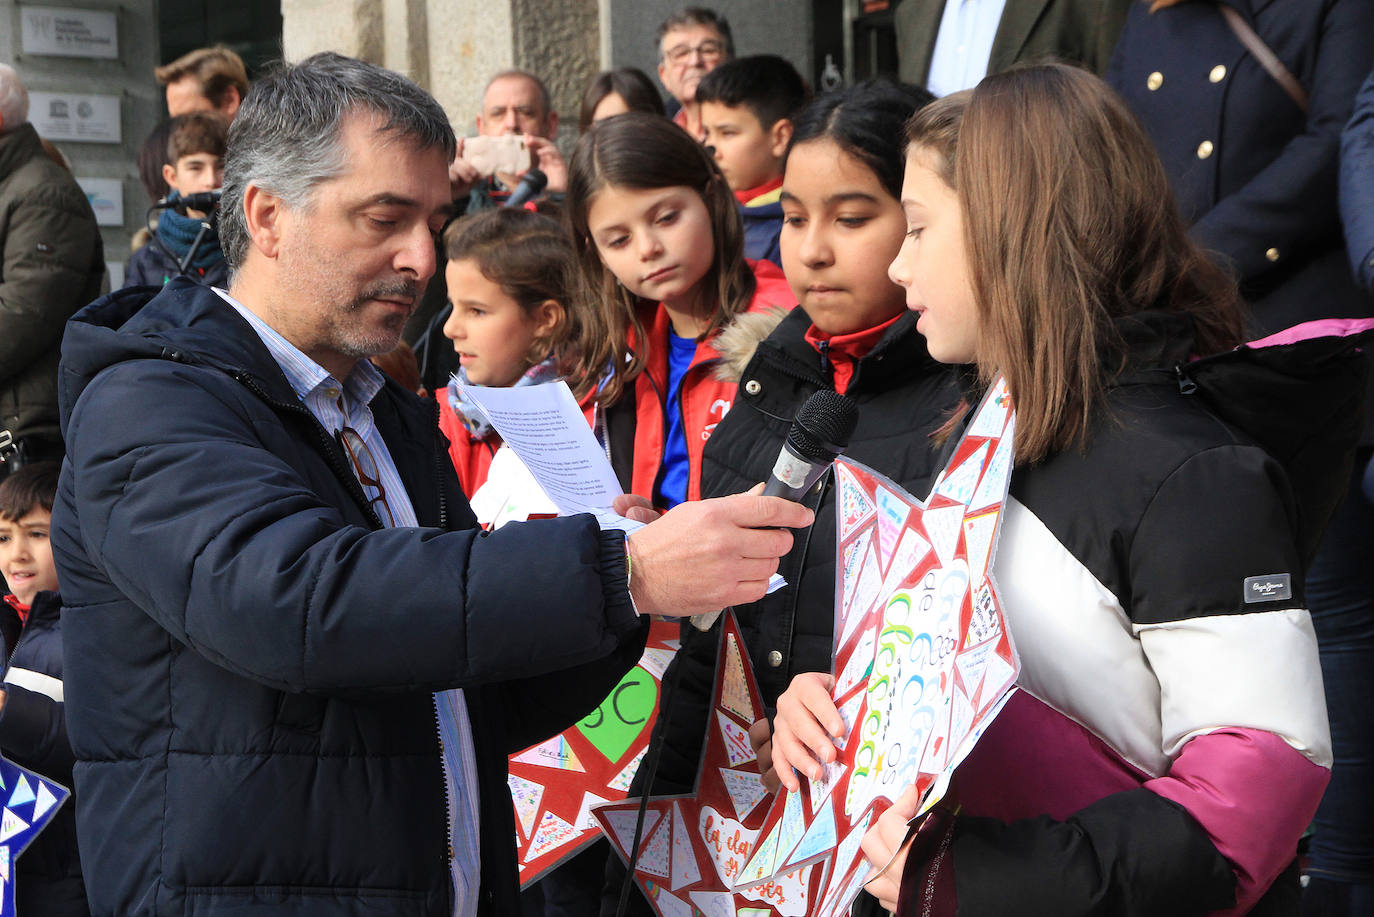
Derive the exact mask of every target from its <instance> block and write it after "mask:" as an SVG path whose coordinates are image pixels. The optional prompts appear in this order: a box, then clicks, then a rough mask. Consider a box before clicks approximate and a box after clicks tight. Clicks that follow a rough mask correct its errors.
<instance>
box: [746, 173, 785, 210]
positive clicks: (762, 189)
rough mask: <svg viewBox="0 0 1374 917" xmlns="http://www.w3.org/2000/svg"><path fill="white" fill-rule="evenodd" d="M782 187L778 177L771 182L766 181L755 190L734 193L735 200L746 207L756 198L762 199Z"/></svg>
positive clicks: (780, 178)
mask: <svg viewBox="0 0 1374 917" xmlns="http://www.w3.org/2000/svg"><path fill="white" fill-rule="evenodd" d="M781 187H782V176H781V175H779V176H778V177H777V178H775V179H773V180H772V181H766V182H764V183H763V184H761V185H759V186H758V187H757V188H748V189H746V190H744V191H736V192H735V200H737V201H739V202H740V203H741V204H745V205H746V206H747V205H748V204H749V203H750V202H751V201H753V199H754V198H756V197H763V196H764V195H765V194H767V193H768V192H770V191H776V190H778V189H779V188H781Z"/></svg>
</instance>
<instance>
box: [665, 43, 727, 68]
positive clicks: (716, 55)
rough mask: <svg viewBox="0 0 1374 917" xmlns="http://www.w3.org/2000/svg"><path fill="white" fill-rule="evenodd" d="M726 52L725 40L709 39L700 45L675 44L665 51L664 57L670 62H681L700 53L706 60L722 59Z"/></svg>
mask: <svg viewBox="0 0 1374 917" xmlns="http://www.w3.org/2000/svg"><path fill="white" fill-rule="evenodd" d="M724 53H725V42H723V41H715V40H713V39H707V40H706V41H703V42H702V43H701V44H699V45H673V46H672V47H671V48H669V49H668V50H667V51H664V52H663V59H664V60H666V61H667V62H668V63H670V64H681V63H683V62H685V61H686V60H687V58H689V57H691V56H692V55H693V54H700V55H701V59H702V60H704V61H713V60H720V56H721V55H722V54H724Z"/></svg>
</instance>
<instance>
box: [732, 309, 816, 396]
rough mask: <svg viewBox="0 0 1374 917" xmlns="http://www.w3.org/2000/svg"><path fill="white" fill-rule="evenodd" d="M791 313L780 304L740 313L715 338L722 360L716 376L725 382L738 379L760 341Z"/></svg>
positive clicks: (737, 380)
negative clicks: (770, 307) (779, 305)
mask: <svg viewBox="0 0 1374 917" xmlns="http://www.w3.org/2000/svg"><path fill="white" fill-rule="evenodd" d="M798 308H800V307H798ZM787 315H788V310H786V309H782V308H777V307H775V308H772V309H765V310H763V311H762V312H744V313H742V314H740V315H736V316H735V318H734V320H733V321H731V322H730V324H728V325H726V326H725V327H724V328H722V329H721V331H720V334H719V335H717V337H716V340H715V342H714V343H715V348H716V351H717V352H718V353H719V354H720V362H719V363H718V364H717V365H716V369H715V376H716V378H717V379H718V380H720V381H721V382H734V383H738V382H739V380H740V378H741V377H742V376H743V375H744V367H746V366H748V365H749V361H750V360H752V359H753V358H754V351H755V350H757V349H758V346H759V344H760V343H761V342H762V341H763V339H764V338H766V337H768V335H770V334H772V333H773V329H774V328H776V327H778V325H780V324H782V320H783V319H785V318H787Z"/></svg>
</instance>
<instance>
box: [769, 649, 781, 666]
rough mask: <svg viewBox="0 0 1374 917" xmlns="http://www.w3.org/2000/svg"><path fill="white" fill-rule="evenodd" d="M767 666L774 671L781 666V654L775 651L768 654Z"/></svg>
mask: <svg viewBox="0 0 1374 917" xmlns="http://www.w3.org/2000/svg"><path fill="white" fill-rule="evenodd" d="M768 664H769V665H771V666H772V667H773V668H775V669H776V668H777V667H778V666H780V665H782V653H779V652H778V651H777V650H773V651H772V652H770V653H769V654H768Z"/></svg>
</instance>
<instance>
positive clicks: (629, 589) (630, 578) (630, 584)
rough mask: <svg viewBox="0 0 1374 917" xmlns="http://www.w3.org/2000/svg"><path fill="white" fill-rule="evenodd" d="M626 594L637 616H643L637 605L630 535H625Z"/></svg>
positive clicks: (627, 533)
mask: <svg viewBox="0 0 1374 917" xmlns="http://www.w3.org/2000/svg"><path fill="white" fill-rule="evenodd" d="M625 594H626V595H627V596H629V597H630V608H631V609H633V610H634V613H635V614H636V615H640V616H641V617H642V614H641V612H640V610H639V605H638V604H636V603H635V580H634V560H633V555H632V553H631V551H630V533H629V532H626V533H625Z"/></svg>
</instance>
